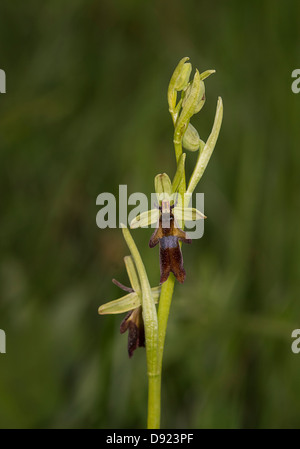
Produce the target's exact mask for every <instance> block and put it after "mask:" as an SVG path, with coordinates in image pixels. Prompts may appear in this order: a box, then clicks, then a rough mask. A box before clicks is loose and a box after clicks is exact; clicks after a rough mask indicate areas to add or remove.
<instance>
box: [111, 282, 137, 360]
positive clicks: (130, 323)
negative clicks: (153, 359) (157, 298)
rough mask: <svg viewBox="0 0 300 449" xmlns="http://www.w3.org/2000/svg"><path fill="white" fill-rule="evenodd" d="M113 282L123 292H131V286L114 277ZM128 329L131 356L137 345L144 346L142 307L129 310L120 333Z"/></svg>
mask: <svg viewBox="0 0 300 449" xmlns="http://www.w3.org/2000/svg"><path fill="white" fill-rule="evenodd" d="M112 281H113V283H114V284H115V285H117V286H118V287H120V288H121V289H122V290H124V291H125V292H129V293H132V292H133V291H134V290H133V288H130V287H126V285H124V284H121V282H119V281H117V280H116V279H112ZM127 330H128V346H127V347H128V355H129V357H132V356H133V353H134V351H135V350H136V349H137V348H139V347H145V328H144V320H143V314H142V307H141V306H140V307H137V308H136V309H133V310H130V311H129V312H128V313H127V315H126V316H125V318H124V320H123V321H122V323H121V325H120V333H121V334H124V332H126V331H127Z"/></svg>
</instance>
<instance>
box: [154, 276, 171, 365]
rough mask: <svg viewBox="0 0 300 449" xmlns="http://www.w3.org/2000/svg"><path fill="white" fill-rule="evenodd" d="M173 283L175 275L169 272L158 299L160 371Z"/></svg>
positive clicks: (158, 357)
mask: <svg viewBox="0 0 300 449" xmlns="http://www.w3.org/2000/svg"><path fill="white" fill-rule="evenodd" d="M174 284H175V276H174V275H173V273H170V276H169V278H168V280H167V281H166V282H164V283H163V285H162V288H161V294H160V299H159V307H158V314H157V318H158V346H157V362H158V371H159V372H160V373H161V371H162V360H163V353H164V345H165V338H166V331H167V325H168V318H169V312H170V307H171V303H172V297H173V292H174Z"/></svg>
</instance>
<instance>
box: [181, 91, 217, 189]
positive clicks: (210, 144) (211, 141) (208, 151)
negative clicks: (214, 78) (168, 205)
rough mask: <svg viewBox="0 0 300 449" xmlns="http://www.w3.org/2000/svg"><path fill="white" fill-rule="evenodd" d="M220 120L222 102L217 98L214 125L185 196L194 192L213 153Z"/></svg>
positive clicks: (200, 153)
mask: <svg viewBox="0 0 300 449" xmlns="http://www.w3.org/2000/svg"><path fill="white" fill-rule="evenodd" d="M222 119H223V102H222V98H221V97H219V98H218V103H217V110H216V115H215V120H214V124H213V127H212V130H211V133H210V135H209V138H208V139H207V142H206V144H205V146H204V148H203V150H202V151H201V152H199V157H198V160H197V163H196V167H195V168H194V171H193V173H192V176H191V179H190V182H189V185H188V188H187V194H192V193H193V191H194V190H195V187H196V185H197V184H198V182H199V180H200V179H201V177H202V175H203V173H204V171H205V169H206V167H207V164H208V162H209V159H210V157H211V155H212V153H213V151H214V148H215V145H216V142H217V140H218V136H219V132H220V129H221V125H222Z"/></svg>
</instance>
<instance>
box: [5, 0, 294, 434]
mask: <svg viewBox="0 0 300 449" xmlns="http://www.w3.org/2000/svg"><path fill="white" fill-rule="evenodd" d="M299 17H300V7H299V2H296V1H291V2H288V4H287V3H286V2H283V1H282V0H281V1H277V2H276V3H275V2H271V1H270V0H269V1H266V0H265V1H263V2H258V1H254V2H251V3H241V2H238V1H237V0H236V1H231V2H223V3H221V2H216V3H215V4H210V3H207V2H206V3H204V2H198V1H196V0H194V1H192V0H191V1H189V2H180V1H179V0H172V1H171V0H168V1H165V2H158V1H157V2H138V1H134V0H132V1H130V2H123V1H116V2H110V1H108V0H105V1H102V2H96V1H92V0H91V1H88V2H86V1H83V0H77V1H69V2H63V4H62V3H61V2H58V1H53V2H50V3H49V2H48V3H47V4H41V3H40V2H38V1H36V0H35V1H34V0H32V1H30V2H26V4H25V3H24V2H20V1H15V2H8V1H3V2H2V4H1V14H0V68H2V69H4V70H5V71H6V75H7V94H5V95H1V96H0V154H1V164H0V188H1V190H0V192H1V203H0V204H1V262H0V295H1V296H0V328H3V329H4V330H5V331H6V334H7V354H6V355H0V426H1V427H109V428H114V427H143V426H144V425H145V421H146V416H145V414H146V407H145V403H146V376H145V354H144V352H143V350H138V351H137V352H136V354H135V355H134V358H133V359H132V360H130V361H129V360H128V358H127V352H126V336H120V335H119V323H120V320H121V317H99V316H98V315H97V308H98V306H99V305H100V304H101V303H104V302H105V301H107V300H110V299H114V298H116V297H117V296H118V294H119V292H118V290H117V287H116V286H114V285H112V284H111V282H110V279H111V278H112V277H116V278H118V279H120V281H123V282H124V283H127V279H126V274H125V270H124V265H123V261H122V258H123V256H125V255H126V254H127V249H126V246H125V244H124V242H123V241H122V237H121V232H120V230H118V229H116V230H109V229H107V230H99V229H98V228H97V227H96V223H95V217H96V213H97V207H96V205H95V201H96V197H97V195H98V194H99V193H101V192H103V191H110V192H112V193H117V192H118V185H119V184H128V193H129V194H130V193H132V192H135V191H142V192H145V193H147V194H149V193H150V192H151V191H153V178H154V176H155V175H156V174H157V173H160V172H167V173H168V174H169V175H170V176H172V175H173V173H174V168H175V163H174V155H173V149H172V123H171V119H170V117H169V115H168V110H167V101H166V89H167V85H168V81H169V77H170V75H171V73H172V70H173V69H174V67H175V65H176V64H177V62H178V60H179V59H180V58H181V57H183V56H190V57H191V62H192V63H193V66H194V67H198V68H199V69H200V70H206V69H210V68H215V69H216V70H217V73H216V75H214V76H213V77H210V78H209V80H208V81H207V83H206V86H207V102H206V105H205V107H204V109H203V111H202V112H201V114H200V115H199V118H198V119H197V120H196V121H197V123H196V126H197V129H199V131H200V134H201V137H202V138H203V139H204V140H205V139H206V138H207V136H208V133H209V130H210V127H211V125H212V121H213V115H214V109H215V105H216V99H217V96H218V95H222V97H223V101H224V122H223V127H222V131H221V134H220V138H219V141H218V144H217V147H216V150H215V153H214V155H213V157H212V159H211V162H210V163H209V166H208V168H207V171H206V173H205V176H204V178H203V181H201V185H200V186H199V189H198V190H200V191H202V192H204V193H205V213H206V215H207V216H208V219H207V220H206V223H205V235H204V238H203V239H201V240H199V241H195V242H193V244H192V245H191V246H190V247H185V248H184V260H185V267H186V271H187V279H186V282H185V284H184V285H183V286H180V285H176V293H175V295H174V303H173V306H172V311H171V317H170V322H169V328H168V335H167V341H166V349H165V365H164V377H163V419H162V425H163V426H165V427H190V428H192V427H234V428H235V427H298V426H299V418H298V417H299V414H300V400H299V398H300V386H299V380H298V378H299V363H300V358H298V357H300V356H297V355H294V354H293V353H292V352H291V349H290V344H291V338H290V335H291V332H292V330H293V329H295V328H298V327H299V314H300V305H299V304H300V303H299V297H300V283H299V279H300V276H299V275H300V273H299V266H300V237H299V232H298V227H299V226H298V225H299V219H300V216H299V204H298V203H299V189H300V178H299V171H300V152H299V139H300V128H299V113H300V96H297V95H294V94H293V93H292V91H291V87H290V86H291V72H292V70H293V69H295V68H297V65H299V64H298V63H299V61H298V59H297V57H298V55H299V48H300V38H299V29H300V27H299ZM188 156H189V161H188V164H187V166H188V170H191V169H192V166H193V162H194V161H195V157H196V156H195V155H193V154H190V155H188ZM150 234H151V230H137V231H135V233H134V237H135V239H136V242H137V244H138V245H139V248H140V250H141V253H142V255H143V257H144V261H145V265H146V267H147V269H148V272H149V276H150V279H151V282H152V284H153V285H156V284H157V282H158V279H159V265H158V251H156V250H155V249H154V250H149V249H148V239H149V237H150Z"/></svg>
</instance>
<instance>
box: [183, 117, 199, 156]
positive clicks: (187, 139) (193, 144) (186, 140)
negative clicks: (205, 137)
mask: <svg viewBox="0 0 300 449" xmlns="http://www.w3.org/2000/svg"><path fill="white" fill-rule="evenodd" d="M200 142H201V139H200V137H199V134H198V131H197V130H196V128H194V127H193V125H191V124H190V123H189V126H188V127H187V130H186V132H185V134H184V136H183V140H182V146H183V147H184V148H185V149H186V150H189V151H197V150H198V149H199V147H200Z"/></svg>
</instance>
